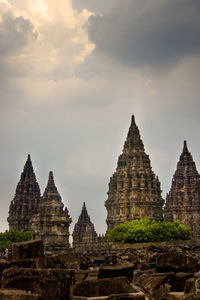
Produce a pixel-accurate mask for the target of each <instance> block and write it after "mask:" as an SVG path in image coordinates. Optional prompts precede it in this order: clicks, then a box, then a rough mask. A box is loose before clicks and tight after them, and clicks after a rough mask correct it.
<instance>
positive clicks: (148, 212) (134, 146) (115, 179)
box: [105, 116, 164, 230]
mask: <svg viewBox="0 0 200 300" xmlns="http://www.w3.org/2000/svg"><path fill="white" fill-rule="evenodd" d="M163 204H164V201H163V199H162V197H161V189H160V182H159V180H158V177H157V176H156V175H155V174H154V172H153V171H152V168H151V163H150V159H149V156H148V155H147V154H146V153H145V150H144V145H143V142H142V140H141V138H140V133H139V129H138V127H137V126H136V124H135V118H134V116H132V120H131V125H130V128H129V131H128V135H127V139H126V141H125V143H124V148H123V153H122V154H121V155H120V156H119V158H118V163H117V169H116V171H115V172H114V174H113V176H112V177H111V178H110V183H109V191H108V199H107V200H106V201H105V206H106V209H107V213H108V215H107V221H106V222H107V226H108V230H110V229H112V228H113V227H115V226H117V225H119V224H121V223H124V222H125V221H131V220H134V219H139V218H143V217H147V216H149V217H151V218H152V219H156V220H162V219H163V211H162V206H163Z"/></svg>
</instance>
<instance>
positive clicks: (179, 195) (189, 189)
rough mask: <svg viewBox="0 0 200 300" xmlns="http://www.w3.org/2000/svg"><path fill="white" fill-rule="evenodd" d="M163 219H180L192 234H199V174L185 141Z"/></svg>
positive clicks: (169, 220)
mask: <svg viewBox="0 0 200 300" xmlns="http://www.w3.org/2000/svg"><path fill="white" fill-rule="evenodd" d="M164 219H165V221H168V222H172V221H174V220H180V221H181V223H183V224H184V225H186V226H188V227H190V228H191V233H192V235H193V236H199V235H200V175H199V173H198V172H197V169H196V165H195V162H194V161H193V158H192V155H191V153H190V152H189V151H188V148H187V143H186V141H184V146H183V151H182V153H181V156H180V159H179V162H178V163H177V168H176V171H175V173H174V176H173V179H172V185H171V189H170V191H169V193H168V194H167V197H166V205H165V208H164Z"/></svg>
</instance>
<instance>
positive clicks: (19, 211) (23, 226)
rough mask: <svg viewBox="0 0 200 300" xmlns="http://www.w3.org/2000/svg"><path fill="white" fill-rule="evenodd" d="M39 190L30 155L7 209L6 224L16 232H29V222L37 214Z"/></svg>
mask: <svg viewBox="0 0 200 300" xmlns="http://www.w3.org/2000/svg"><path fill="white" fill-rule="evenodd" d="M39 201H40V188H39V184H38V183H37V181H36V177H35V173H34V170H33V166H32V162H31V158H30V155H28V158H27V161H26V163H25V166H24V169H23V172H22V173H21V178H20V181H19V183H18V184H17V188H16V192H15V196H14V199H13V200H12V201H11V204H10V207H9V216H8V219H7V220H8V224H9V227H10V228H16V229H17V230H31V223H30V220H31V218H32V216H33V215H34V214H36V213H37V209H38V204H39Z"/></svg>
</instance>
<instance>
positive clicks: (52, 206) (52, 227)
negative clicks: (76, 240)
mask: <svg viewBox="0 0 200 300" xmlns="http://www.w3.org/2000/svg"><path fill="white" fill-rule="evenodd" d="M63 207H64V204H63V203H62V199H61V196H60V194H59V193H58V191H57V188H56V186H55V183H54V179H53V172H49V180H48V183H47V187H46V189H45V192H44V194H43V197H42V199H41V201H40V204H39V207H38V214H37V215H35V216H34V217H33V218H32V231H33V238H34V239H41V240H42V241H43V244H44V250H45V253H46V254H52V253H58V252H64V251H66V250H67V249H68V248H69V247H70V244H69V225H70V223H71V221H72V220H71V218H70V217H69V214H68V210H67V208H65V210H64V209H63Z"/></svg>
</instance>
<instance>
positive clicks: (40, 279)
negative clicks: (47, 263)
mask: <svg viewBox="0 0 200 300" xmlns="http://www.w3.org/2000/svg"><path fill="white" fill-rule="evenodd" d="M72 278H73V272H72V271H68V270H55V269H38V270H37V269H23V268H10V269H7V270H5V271H4V272H3V275H2V279H1V283H2V288H9V289H10V288H11V289H19V290H25V291H30V292H32V293H37V294H39V295H41V296H42V299H43V300H55V299H56V300H62V299H66V300H67V299H70V285H71V284H72Z"/></svg>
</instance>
